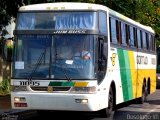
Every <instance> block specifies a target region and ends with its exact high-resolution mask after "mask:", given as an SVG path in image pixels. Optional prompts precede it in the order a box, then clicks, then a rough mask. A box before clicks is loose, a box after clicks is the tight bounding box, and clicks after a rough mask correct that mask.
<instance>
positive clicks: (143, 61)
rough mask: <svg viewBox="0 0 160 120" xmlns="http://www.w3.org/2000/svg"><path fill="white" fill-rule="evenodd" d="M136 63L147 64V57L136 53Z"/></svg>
mask: <svg viewBox="0 0 160 120" xmlns="http://www.w3.org/2000/svg"><path fill="white" fill-rule="evenodd" d="M137 64H144V65H146V64H148V57H147V56H141V55H137Z"/></svg>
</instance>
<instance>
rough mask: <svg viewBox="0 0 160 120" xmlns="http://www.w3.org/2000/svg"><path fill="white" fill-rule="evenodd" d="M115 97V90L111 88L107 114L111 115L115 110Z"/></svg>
mask: <svg viewBox="0 0 160 120" xmlns="http://www.w3.org/2000/svg"><path fill="white" fill-rule="evenodd" d="M113 106H114V99H113V90H112V88H110V90H109V96H108V107H107V108H106V115H107V117H110V116H111V114H112V111H113Z"/></svg>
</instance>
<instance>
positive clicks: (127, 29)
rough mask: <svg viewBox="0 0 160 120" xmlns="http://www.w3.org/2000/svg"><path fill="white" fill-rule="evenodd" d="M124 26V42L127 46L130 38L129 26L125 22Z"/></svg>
mask: <svg viewBox="0 0 160 120" xmlns="http://www.w3.org/2000/svg"><path fill="white" fill-rule="evenodd" d="M125 28H126V44H127V46H128V45H129V39H130V29H129V26H128V25H127V24H126V25H125Z"/></svg>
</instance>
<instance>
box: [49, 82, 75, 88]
mask: <svg viewBox="0 0 160 120" xmlns="http://www.w3.org/2000/svg"><path fill="white" fill-rule="evenodd" d="M49 86H63V87H71V86H74V82H53V81H52V82H50V83H49Z"/></svg>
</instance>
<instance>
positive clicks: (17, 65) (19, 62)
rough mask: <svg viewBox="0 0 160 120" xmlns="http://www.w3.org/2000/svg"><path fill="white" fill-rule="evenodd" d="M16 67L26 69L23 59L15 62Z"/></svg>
mask: <svg viewBox="0 0 160 120" xmlns="http://www.w3.org/2000/svg"><path fill="white" fill-rule="evenodd" d="M15 69H24V62H23V61H16V62H15Z"/></svg>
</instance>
